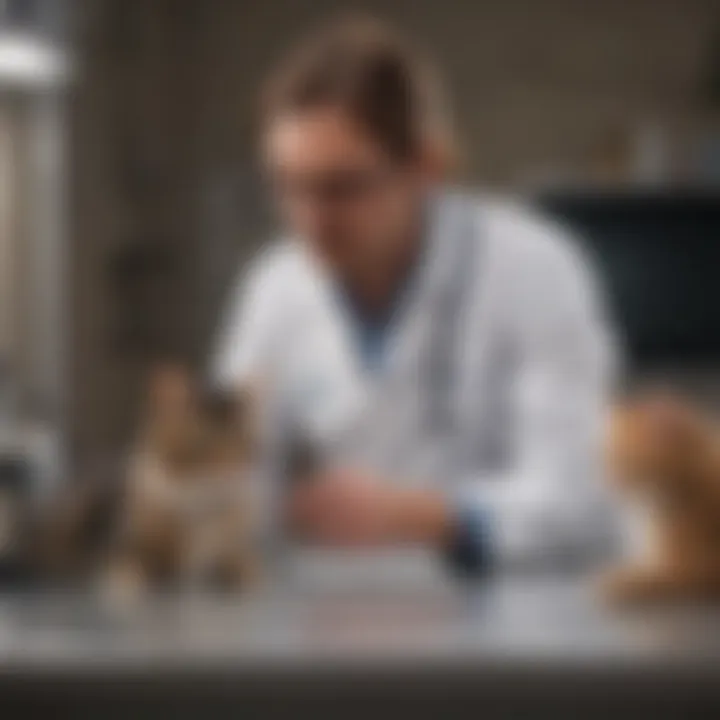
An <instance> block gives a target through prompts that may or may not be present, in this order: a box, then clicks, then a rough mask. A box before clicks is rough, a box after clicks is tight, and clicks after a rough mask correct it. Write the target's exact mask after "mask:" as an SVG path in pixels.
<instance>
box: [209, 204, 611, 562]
mask: <svg viewBox="0 0 720 720" xmlns="http://www.w3.org/2000/svg"><path fill="white" fill-rule="evenodd" d="M428 224H429V227H428V228H427V238H428V240H427V247H426V252H425V256H424V261H423V263H422V267H421V268H420V269H419V271H418V273H417V277H416V278H415V282H414V286H413V287H411V288H410V290H409V291H408V294H407V297H406V299H405V303H404V305H403V306H402V307H401V308H400V310H399V312H398V316H397V318H396V321H395V322H394V325H393V327H392V329H391V332H392V337H391V339H390V346H389V348H388V354H387V357H386V361H385V364H384V366H383V367H382V368H381V370H380V371H379V372H376V373H368V372H366V371H364V370H363V368H362V363H361V362H360V359H359V358H358V355H357V352H356V349H355V347H354V345H353V339H352V333H351V332H350V330H349V326H348V322H347V317H346V316H345V315H344V314H343V313H344V311H343V309H342V308H341V307H340V306H339V305H338V303H337V302H336V294H335V293H334V291H333V289H332V287H331V283H330V279H329V278H328V277H327V276H326V275H325V273H324V271H323V270H322V269H321V268H319V267H318V266H317V265H316V264H314V262H313V261H312V260H311V259H310V257H309V256H308V254H307V253H306V252H305V251H304V249H303V246H302V243H301V242H298V241H297V240H293V239H290V240H285V241H283V242H281V243H278V244H277V245H274V246H272V247H271V248H269V249H267V250H266V251H265V252H264V253H262V255H261V256H260V257H259V258H258V260H257V261H256V262H255V264H254V265H253V267H252V268H251V270H250V272H249V274H248V276H247V278H246V280H245V281H244V282H242V283H240V284H239V287H238V290H237V292H236V293H235V297H234V299H233V301H232V303H231V308H230V313H229V317H228V320H227V324H226V326H225V328H224V332H223V334H222V343H221V347H220V351H219V353H218V355H217V357H216V358H215V366H216V367H215V374H216V376H217V377H218V378H219V379H220V380H221V381H223V382H226V383H235V382H238V381H240V380H242V379H243V378H244V377H247V376H249V375H253V376H255V377H257V376H258V374H260V375H262V377H263V378H264V383H263V384H264V386H265V387H266V389H267V388H268V387H270V388H271V390H270V393H271V395H273V397H274V399H273V401H272V402H269V404H270V405H272V406H273V407H274V408H275V409H276V413H277V414H276V416H275V417H276V420H275V424H276V425H282V424H283V423H285V424H286V426H292V427H302V428H304V429H305V431H306V432H308V433H309V434H311V435H312V437H313V438H314V439H315V441H316V442H317V443H318V444H319V445H321V446H322V447H323V450H324V452H325V453H326V454H327V457H332V458H336V459H337V461H338V462H343V463H353V464H355V465H361V466H363V467H366V468H368V469H371V470H373V471H375V472H378V473H381V474H383V476H387V477H388V478H389V479H390V480H389V481H392V482H407V483H427V484H434V485H435V486H438V487H441V488H442V489H443V490H444V491H445V492H447V494H448V497H449V498H451V499H452V501H453V502H457V503H459V504H463V503H465V504H468V505H470V506H474V505H476V506H477V507H478V508H479V510H480V511H481V512H482V513H483V514H484V515H485V516H486V517H487V518H488V522H489V523H490V526H491V528H492V539H493V540H492V541H493V544H494V546H495V552H496V555H497V557H498V558H499V559H500V560H501V561H508V562H512V561H524V562H531V563H535V562H537V561H540V560H543V559H546V558H548V557H555V556H557V555H558V554H560V555H565V554H567V553H572V554H577V553H582V552H584V550H585V549H587V548H588V547H589V546H591V545H592V544H594V543H597V540H598V537H599V535H603V534H604V532H605V530H606V529H607V525H606V524H605V522H604V520H603V518H604V512H603V511H601V505H600V503H601V498H602V497H603V492H602V489H601V485H602V483H601V480H600V477H599V474H600V473H599V470H600V462H599V452H600V440H601V434H602V425H603V421H604V415H605V404H606V401H607V399H608V381H609V378H610V372H611V369H612V366H613V355H614V353H613V346H612V343H611V341H610V336H609V333H608V329H607V326H606V323H605V319H604V317H603V309H602V303H601V302H600V299H599V298H598V296H597V292H596V287H595V283H594V278H593V277H592V273H591V272H590V270H589V268H588V266H587V264H586V262H585V261H584V259H583V258H582V257H581V254H580V252H579V249H578V247H577V245H575V244H573V243H572V242H571V241H570V240H569V238H567V237H566V236H565V233H564V231H563V230H562V229H561V228H560V227H558V226H556V225H555V224H553V223H550V222H548V221H547V220H545V219H542V218H539V217H535V216H533V215H532V214H531V213H530V212H529V211H526V210H524V209H521V208H519V207H517V206H515V205H512V204H510V203H505V202H499V201H497V200H490V199H478V198H470V197H468V196H465V195H463V194H460V193H457V192H452V191H443V192H438V193H437V194H436V195H435V196H434V197H433V199H432V201H430V212H429V222H428ZM266 397H268V396H267V395H266ZM279 418H283V419H282V421H280V420H279ZM276 442H279V443H282V442H283V441H282V439H281V438H280V439H278V437H277V436H276ZM271 445H272V443H271ZM271 453H272V454H274V455H275V456H277V453H278V447H277V445H275V447H274V448H273V450H272V451H271Z"/></svg>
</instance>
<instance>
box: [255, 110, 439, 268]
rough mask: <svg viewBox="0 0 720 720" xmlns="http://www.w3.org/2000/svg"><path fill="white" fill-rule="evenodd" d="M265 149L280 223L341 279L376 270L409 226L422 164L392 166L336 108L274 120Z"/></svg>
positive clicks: (423, 181)
mask: <svg viewBox="0 0 720 720" xmlns="http://www.w3.org/2000/svg"><path fill="white" fill-rule="evenodd" d="M264 150H265V160H266V164H267V169H268V172H269V174H270V178H271V180H272V183H273V187H274V191H275V193H276V198H277V201H278V204H279V207H280V210H281V213H282V215H283V218H284V220H285V222H286V223H287V224H288V225H289V227H290V229H291V230H292V231H294V232H296V233H298V235H299V236H301V237H302V238H304V239H305V240H306V241H307V242H309V243H311V245H312V249H313V251H314V252H315V253H316V254H317V255H318V256H319V257H320V258H321V259H322V260H323V261H324V262H326V263H328V264H329V265H330V267H331V268H332V269H334V270H336V271H338V272H339V273H341V274H343V273H349V274H352V273H353V272H355V271H358V270H365V271H366V270H367V269H368V268H369V267H372V265H373V264H382V263H383V260H384V259H385V258H387V257H389V256H391V255H392V253H393V251H394V246H395V243H398V242H403V241H404V239H405V236H406V235H407V233H408V231H409V230H410V228H411V227H412V226H413V224H414V223H415V222H416V213H417V211H418V208H419V206H420V201H421V198H422V196H423V193H424V190H425V187H426V185H427V182H428V177H427V173H426V172H425V171H424V169H423V163H422V161H421V160H420V159H418V160H417V161H414V162H404V163H403V162H398V161H395V160H393V158H391V157H390V156H389V155H388V154H387V153H386V152H384V151H383V149H382V148H381V147H380V145H379V144H378V143H377V142H375V141H374V139H373V138H372V137H371V136H370V135H369V134H368V133H366V132H363V130H362V129H361V128H360V127H358V126H357V125H356V124H355V123H353V121H352V120H351V119H349V118H348V117H347V116H346V115H345V114H344V113H343V112H342V111H341V110H339V109H336V108H331V107H330V108H318V109H313V110H308V111H305V112H302V113H297V114H289V115H285V116H281V117H278V118H276V119H275V120H274V121H272V122H271V124H270V126H269V127H268V130H267V134H266V137H265V147H264Z"/></svg>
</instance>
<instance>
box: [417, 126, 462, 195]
mask: <svg viewBox="0 0 720 720" xmlns="http://www.w3.org/2000/svg"><path fill="white" fill-rule="evenodd" d="M421 164H422V168H423V174H424V175H425V177H426V178H427V180H428V181H429V182H430V183H432V184H437V183H443V182H446V181H447V180H448V179H450V178H451V177H453V176H454V175H455V174H456V173H457V172H458V158H457V151H456V148H455V145H454V143H453V141H452V139H451V138H450V137H449V136H448V134H447V133H445V132H441V131H440V130H438V131H436V132H432V133H428V134H427V135H426V136H425V138H424V140H423V146H422V157H421Z"/></svg>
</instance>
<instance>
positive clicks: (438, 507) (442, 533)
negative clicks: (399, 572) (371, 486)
mask: <svg viewBox="0 0 720 720" xmlns="http://www.w3.org/2000/svg"><path fill="white" fill-rule="evenodd" d="M394 514H395V517H394V521H393V522H392V526H393V528H394V531H393V534H394V535H395V537H396V538H397V539H399V540H401V541H404V542H417V543H423V544H428V545H434V546H438V547H444V546H445V545H447V543H448V542H450V539H451V538H452V535H453V529H454V527H453V526H454V517H453V513H452V510H451V508H450V506H449V504H448V502H447V499H446V497H445V496H444V495H443V494H442V493H440V492H437V491H434V490H427V489H421V490H418V489H402V490H398V493H397V497H396V502H395V513H394Z"/></svg>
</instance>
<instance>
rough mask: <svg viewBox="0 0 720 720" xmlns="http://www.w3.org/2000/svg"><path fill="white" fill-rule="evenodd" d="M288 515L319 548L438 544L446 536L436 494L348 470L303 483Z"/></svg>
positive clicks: (444, 511)
mask: <svg viewBox="0 0 720 720" xmlns="http://www.w3.org/2000/svg"><path fill="white" fill-rule="evenodd" d="M289 511H290V519H291V522H292V523H293V525H294V526H295V527H296V528H298V529H299V530H300V532H301V533H302V534H303V535H304V536H306V537H308V538H309V539H311V540H314V541H316V542H319V543H323V544H331V545H342V546H372V545H375V546H377V545H388V544H393V543H430V544H442V543H443V542H445V541H446V539H447V538H448V536H449V533H450V532H451V518H450V511H449V508H448V507H447V503H446V502H445V500H444V498H443V496H442V495H441V494H440V493H437V492H435V491H432V490H429V489H417V488H415V489H413V488H403V487H397V486H394V484H393V482H392V481H391V480H383V479H382V478H377V477H375V476H373V475H371V474H369V473H365V472H362V471H359V470H353V469H336V470H330V471H326V472H324V473H322V474H320V475H318V476H316V477H314V478H310V479H308V480H307V481H306V482H304V483H303V484H302V485H301V486H300V487H297V488H296V490H295V491H294V492H293V495H292V497H291V499H290V507H289Z"/></svg>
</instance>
